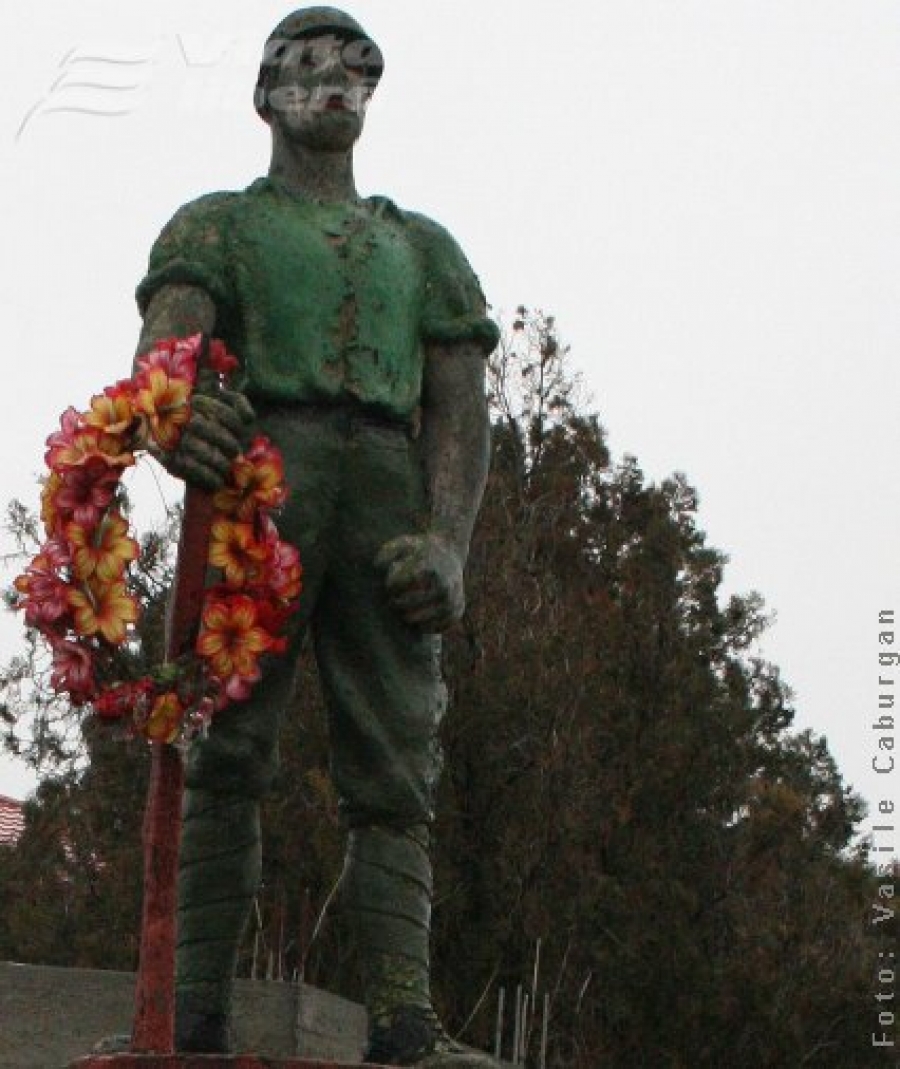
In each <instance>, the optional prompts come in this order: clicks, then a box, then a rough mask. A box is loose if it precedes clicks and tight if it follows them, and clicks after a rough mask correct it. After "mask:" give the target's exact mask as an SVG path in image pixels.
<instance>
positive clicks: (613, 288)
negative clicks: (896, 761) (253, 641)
mask: <svg viewBox="0 0 900 1069" xmlns="http://www.w3.org/2000/svg"><path fill="white" fill-rule="evenodd" d="M288 10H290V8H289V6H287V5H285V4H282V3H273V2H271V0H257V2H255V3H253V4H248V3H247V2H246V0H241V2H236V0H194V2H193V3H192V4H191V5H190V6H189V7H188V6H187V5H184V4H183V3H180V2H174V0H155V2H154V3H153V4H146V3H141V4H137V3H134V2H123V0H118V2H116V3H113V2H111V0H80V2H79V4H77V5H64V4H61V3H52V4H51V3H47V2H45V0H44V2H42V0H35V2H34V3H32V4H30V5H27V6H24V5H23V6H15V7H13V5H6V6H5V7H4V10H3V15H2V16H0V19H2V22H3V26H2V29H3V33H2V34H0V55H2V61H3V70H4V87H5V92H4V96H3V99H2V101H0V159H2V165H3V174H4V176H5V183H6V185H5V199H6V203H5V206H4V211H3V213H2V221H0V227H2V248H3V258H2V267H0V271H2V289H0V317H2V319H0V322H2V338H3V342H4V344H5V349H6V353H5V360H4V367H5V368H6V373H7V376H8V378H7V386H6V389H4V390H3V391H0V435H2V437H3V456H4V465H3V477H4V481H3V484H2V500H3V501H4V502H5V501H6V500H8V499H9V498H11V497H12V496H14V495H15V496H19V497H21V498H22V499H24V500H26V501H28V502H30V503H34V502H35V500H36V496H37V491H36V487H35V483H34V478H35V476H36V474H37V473H38V472H39V470H40V467H41V457H42V452H43V450H42V443H43V440H44V438H45V437H46V435H47V434H48V433H49V432H50V431H51V430H52V429H53V427H54V426H55V424H56V421H57V419H58V416H59V413H60V412H61V411H62V410H63V409H64V408H65V407H66V406H67V405H69V404H74V405H76V406H78V407H83V406H84V405H85V403H86V401H87V400H88V398H89V397H90V395H91V394H92V393H94V392H96V391H98V390H99V389H101V388H102V387H103V386H104V385H106V384H108V383H110V382H112V381H114V380H115V379H116V378H118V377H121V376H122V375H123V374H125V373H126V371H127V369H128V367H129V364H130V357H131V352H132V350H133V346H134V341H135V338H136V336H137V332H138V326H139V322H138V317H137V313H136V310H135V306H134V302H133V296H132V294H133V289H134V285H135V284H136V282H137V281H138V280H139V278H140V277H141V275H142V272H143V269H144V266H145V262H146V255H147V251H148V249H149V247H150V245H151V243H152V241H153V239H154V237H155V236H156V234H157V233H158V231H159V229H160V227H161V226H162V225H163V224H164V223H165V222H166V220H167V219H168V218H169V216H170V215H171V214H172V213H173V211H174V210H175V209H176V208H177V207H178V206H179V205H180V204H182V203H183V202H185V201H187V200H189V199H191V198H193V197H195V196H197V195H199V194H200V193H203V192H207V191H210V190H215V189H228V188H241V187H243V186H244V185H246V184H248V183H249V182H250V181H251V180H252V179H253V178H255V177H256V176H257V175H259V174H261V173H263V172H264V171H265V169H266V166H267V163H268V134H267V128H266V127H265V126H264V125H263V124H262V123H261V122H260V121H259V119H258V118H257V117H256V115H255V113H254V111H253V109H252V105H251V95H252V86H253V83H254V80H255V74H256V66H257V62H258V56H259V53H260V50H261V46H262V42H263V41H264V39H265V37H266V36H267V35H268V33H269V31H270V30H271V29H272V27H273V26H274V25H275V24H276V22H277V21H279V19H280V18H281V17H282V16H283V15H284V14H286V13H287V11H288ZM348 10H350V11H351V12H352V13H353V14H355V15H356V16H357V18H359V19H360V21H362V22H363V24H364V25H365V26H366V28H367V29H368V30H369V32H370V33H371V34H372V35H373V36H374V37H375V39H376V40H377V41H378V42H379V44H380V45H381V48H382V50H383V52H384V55H385V59H386V74H385V77H384V80H383V82H382V84H381V86H380V87H379V89H378V92H377V94H376V96H375V100H374V102H373V104H372V106H371V109H370V112H369V117H368V120H367V128H366V131H365V133H364V136H363V140H362V142H361V144H360V147H359V150H358V153H357V178H358V185H359V187H360V190H361V192H363V193H365V194H369V193H375V192H382V193H387V194H389V195H390V196H391V197H392V198H393V199H394V200H396V201H397V202H398V203H399V204H400V205H401V206H406V207H410V208H415V209H417V210H419V211H423V212H425V213H426V214H428V215H431V216H433V217H434V218H436V219H438V220H439V221H441V222H442V223H444V224H445V225H446V226H447V227H449V229H450V230H451V231H452V232H453V233H454V234H455V235H456V236H457V237H458V239H459V240H460V242H461V244H462V245H463V247H464V248H465V250H466V251H467V253H468V255H469V258H470V260H471V261H472V263H473V265H474V266H475V268H476V270H477V271H478V273H479V275H480V276H481V280H482V283H483V286H484V289H485V291H486V293H487V295H488V299H489V300H490V301H491V303H492V305H493V306H494V310H495V311H496V312H497V313H499V314H502V313H508V312H509V311H511V310H512V309H513V308H514V307H515V306H516V305H518V304H520V303H524V304H526V305H529V306H532V307H541V308H544V309H545V310H546V311H548V312H552V313H553V314H555V316H556V318H557V321H558V324H559V327H560V331H561V333H562V335H563V338H564V340H565V341H567V342H568V343H570V344H571V347H572V352H573V356H574V360H575V362H576V364H577V366H578V367H579V368H580V369H581V370H582V371H583V372H584V375H585V378H586V381H587V383H588V385H589V387H590V389H591V391H592V394H593V403H594V405H595V407H596V408H597V409H598V411H599V412H600V414H601V418H602V420H603V422H604V424H605V426H606V427H607V429H608V431H609V436H610V443H611V446H612V448H613V451H614V453H615V454H616V455H617V456H621V455H622V454H623V453H631V454H634V455H636V456H637V458H638V460H639V461H640V463H641V464H642V466H643V468H644V470H645V472H646V473H647V475H648V477H649V478H651V479H653V480H657V481H658V480H660V479H662V478H664V477H665V476H667V475H668V474H670V473H671V472H673V471H676V470H677V471H683V472H685V473H686V474H687V476H688V478H689V480H690V481H691V482H692V484H693V485H694V486H696V487H697V489H698V490H699V493H700V503H701V504H700V514H699V524H700V526H701V527H702V528H703V529H705V530H706V531H707V532H708V538H709V541H710V543H711V544H712V545H714V546H716V547H717V548H719V549H721V550H723V551H724V552H726V553H727V554H728V555H729V557H730V564H729V566H728V568H727V570H726V590H727V592H732V591H736V592H746V591H748V590H751V589H755V590H758V591H759V592H760V593H762V595H763V596H764V597H765V599H766V602H767V604H768V606H769V608H770V609H771V610H773V611H774V612H775V613H777V622H776V623H775V624H774V625H773V627H772V628H771V630H770V632H769V634H768V636H767V638H766V640H765V642H764V645H763V653H764V654H765V655H766V656H767V657H768V658H769V659H771V660H773V661H775V662H776V663H777V664H779V665H780V667H781V669H782V672H783V674H784V676H785V678H786V680H787V681H788V682H789V683H790V685H791V686H792V687H793V689H794V691H795V692H796V708H797V720H796V726H797V727H799V728H803V727H812V728H813V729H814V730H815V731H816V732H817V733H820V734H824V735H826V736H827V738H828V741H829V745H830V747H831V750H832V752H833V753H834V755H835V756H836V758H837V760H838V763H839V765H840V767H841V770H842V772H843V773H844V776H845V778H846V780H847V781H848V782H849V783H850V784H852V785H853V786H854V787H855V788H856V789H857V790H859V791H860V792H861V793H862V794H863V795H864V796H865V797H866V798H867V799H868V800H869V801H870V803H872V802H875V803H877V802H878V801H880V800H882V799H885V798H895V797H896V796H897V794H898V791H897V784H898V779H900V772H898V773H897V774H895V775H893V776H889V775H881V776H878V775H875V774H874V772H873V771H872V769H871V760H872V757H873V754H874V752H875V742H876V734H875V733H874V732H873V731H872V730H871V726H870V725H871V724H872V721H873V719H874V716H873V713H874V709H875V707H876V705H877V699H876V695H877V692H878V663H877V655H878V652H879V650H878V645H877V631H878V627H877V617H878V612H879V610H883V609H892V608H893V609H895V610H897V611H898V613H900V573H898V568H897V565H896V561H897V556H898V554H897V539H898V533H900V504H898V493H897V480H896V477H895V468H896V464H897V458H898V457H900V421H898V418H897V415H896V408H897V399H898V389H897V387H898V370H897V367H898V359H897V358H898V354H900V299H898V298H900V292H898V291H900V198H898V181H900V179H898V176H900V4H898V3H897V2H896V0H617V2H610V0H590V2H588V0H584V2H572V0H570V2H568V3H567V2H564V0H557V2H556V3H554V4H552V5H551V4H549V3H536V2H529V0H515V2H513V0H489V2H484V0H482V2H475V0H452V2H451V0H428V2H427V3H425V2H422V0H359V2H357V3H355V4H353V5H352V7H349V8H348ZM112 112H116V114H111V113H112ZM18 635H19V633H18V630H17V626H16V625H15V624H14V623H11V622H9V621H4V622H3V623H2V627H0V656H2V659H3V660H5V659H6V657H8V656H9V655H11V654H12V653H13V652H14V651H15V649H16V646H17V642H18ZM898 675H900V673H898ZM647 774H648V775H652V774H653V770H652V769H648V770H647ZM29 785H30V781H29V779H28V777H27V775H25V774H24V772H23V770H22V769H20V768H17V767H15V766H13V765H10V764H9V763H8V762H6V763H0V793H3V792H5V793H8V794H13V795H16V796H22V795H23V794H24V793H25V792H26V791H27V790H28V789H29Z"/></svg>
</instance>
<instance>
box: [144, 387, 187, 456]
mask: <svg viewBox="0 0 900 1069" xmlns="http://www.w3.org/2000/svg"><path fill="white" fill-rule="evenodd" d="M139 381H140V383H141V388H140V389H139V390H138V392H137V396H136V397H135V408H136V409H137V411H138V412H140V413H142V414H143V415H144V416H146V417H147V420H148V422H149V424H150V433H151V434H152V435H153V437H154V439H155V440H156V442H157V444H158V445H159V446H160V447H161V448H162V449H174V448H175V446H176V445H177V444H178V438H179V436H180V434H181V428H182V427H183V426H184V425H185V423H187V421H188V419H190V415H191V406H190V405H189V403H188V398H189V397H190V393H191V384H190V382H189V381H188V380H187V379H182V378H170V377H169V376H168V375H167V374H166V373H165V371H164V370H163V369H162V368H161V367H151V368H148V369H147V370H146V371H144V372H143V373H142V374H141V376H140V380H139Z"/></svg>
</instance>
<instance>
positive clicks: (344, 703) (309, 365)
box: [138, 7, 498, 1066]
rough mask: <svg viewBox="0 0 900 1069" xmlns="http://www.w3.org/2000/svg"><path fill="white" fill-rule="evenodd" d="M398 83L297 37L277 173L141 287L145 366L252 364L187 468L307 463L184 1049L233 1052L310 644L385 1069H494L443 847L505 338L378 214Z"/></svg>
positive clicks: (355, 56)
mask: <svg viewBox="0 0 900 1069" xmlns="http://www.w3.org/2000/svg"><path fill="white" fill-rule="evenodd" d="M381 70H382V65H381V57H380V53H379V51H378V49H377V47H376V46H375V44H374V42H372V41H371V39H370V38H369V37H368V36H367V35H366V33H365V32H364V31H363V29H362V27H361V26H360V25H359V24H358V23H357V22H356V21H355V20H354V19H352V18H351V17H350V16H348V15H346V14H345V13H343V12H341V11H338V10H335V9H334V8H328V7H312V8H305V9H302V10H300V11H296V12H294V13H293V14H291V15H289V16H288V17H287V18H285V19H284V20H283V21H282V22H281V23H280V25H279V26H277V27H276V28H275V30H274V31H273V33H272V36H271V37H270V39H269V41H268V42H267V44H266V48H265V52H264V55H263V62H262V67H261V70H260V75H259V81H258V84H257V87H256V94H255V105H256V109H257V111H258V112H259V114H260V116H261V117H262V118H263V119H264V120H265V121H266V122H267V123H268V124H269V126H270V128H271V132H272V159H271V166H270V168H269V173H268V175H267V176H266V177H265V178H260V179H258V180H257V181H255V182H254V183H253V184H252V185H250V186H249V188H247V189H246V190H244V191H242V192H229V193H213V194H210V195H208V196H205V197H201V198H199V199H198V200H196V201H193V202H192V203H190V204H187V205H185V206H184V207H183V208H181V209H180V211H178V212H177V214H176V215H175V216H174V218H173V219H172V220H171V222H170V223H169V224H168V225H167V226H166V227H165V229H164V230H163V232H162V233H161V235H160V237H159V239H158V240H157V242H156V244H155V245H154V247H153V250H152V252H151V255H150V263H149V269H148V273H147V275H146V277H145V278H144V280H143V281H142V282H141V284H140V286H139V287H138V302H139V305H140V308H141V311H142V313H143V316H144V328H143V332H142V335H141V341H140V345H139V352H143V351H145V350H146V349H148V348H150V347H152V345H153V343H154V341H156V340H157V339H159V338H162V337H168V336H172V335H188V334H194V333H196V332H198V331H203V332H207V333H209V334H212V335H215V336H217V337H220V338H222V339H223V340H224V341H225V342H226V343H227V345H228V347H229V349H230V350H231V351H232V352H234V353H235V354H236V355H237V356H238V357H239V358H240V361H241V368H240V372H239V375H238V380H239V381H237V382H236V384H235V386H236V389H235V392H234V393H232V394H225V395H221V396H218V397H213V396H210V397H204V398H202V399H200V400H198V401H197V402H196V404H195V406H194V411H193V414H192V418H191V422H190V423H189V425H188V427H187V429H186V431H185V433H184V435H183V436H182V439H181V442H180V444H179V447H178V449H177V450H176V452H175V453H174V454H173V455H172V456H171V457H170V458H169V459H167V464H168V466H169V467H170V470H172V471H173V472H174V473H176V474H178V475H180V476H182V477H183V478H185V479H187V480H188V481H189V482H192V483H194V484H197V485H200V486H204V487H206V488H215V487H216V486H218V485H220V483H221V481H222V477H223V473H224V472H225V471H226V470H227V468H228V465H229V463H230V460H231V458H232V457H233V456H234V455H235V453H236V452H238V451H239V450H240V448H241V444H242V438H243V424H244V423H246V422H247V421H248V420H250V419H255V421H256V424H257V425H258V427H259V430H260V431H261V432H262V433H265V434H267V435H268V436H269V437H270V438H272V440H273V441H274V442H275V443H276V444H277V445H278V446H279V447H280V448H281V450H282V453H283V454H284V458H285V466H286V474H287V480H288V484H289V486H290V489H291V495H290V499H289V502H288V504H287V506H286V508H285V511H284V513H283V515H282V517H281V519H280V523H279V526H280V529H281V532H282V536H283V537H284V538H286V539H288V540H290V541H291V542H293V543H294V544H295V545H297V546H298V547H299V548H300V552H301V555H302V560H303V565H304V592H303V597H302V606H301V610H300V612H299V613H298V614H297V618H296V619H295V623H294V627H293V630H292V632H291V636H290V646H289V649H288V652H287V653H286V654H284V655H282V656H280V657H277V658H273V660H272V661H271V663H270V664H269V665H268V666H267V668H266V671H265V672H264V675H263V679H262V680H261V682H260V683H259V684H258V685H257V687H256V689H255V691H254V694H253V696H252V698H251V699H250V700H249V701H248V702H245V703H238V704H235V705H233V706H230V707H229V708H228V709H226V710H225V711H224V712H222V713H221V714H220V715H219V716H218V717H217V718H216V719H215V721H214V722H213V725H212V729H211V731H210V733H209V736H208V738H206V739H204V740H199V741H197V742H195V743H194V745H193V747H192V749H191V751H190V753H189V756H188V763H187V792H186V797H185V805H184V831H183V846H182V857H181V869H180V881H179V945H178V955H177V974H178V975H177V1006H176V1046H177V1047H178V1049H179V1050H183V1051H203V1052H222V1051H226V1050H227V1049H228V1042H229V1041H228V1031H229V1029H228V1017H229V1011H230V1001H231V988H232V983H233V975H234V969H235V962H236V956H237V951H238V944H239V941H240V939H241V936H242V933H243V930H244V928H245V925H246V921H247V918H248V914H249V910H250V907H251V904H252V901H253V896H254V894H255V893H256V890H257V884H258V881H259V868H260V845H259V843H260V836H259V800H260V798H261V797H262V795H263V794H264V793H265V791H266V789H267V788H268V787H269V785H270V783H271V781H272V779H273V776H274V774H275V771H276V765H277V761H278V725H279V719H280V717H281V716H282V713H283V711H284V710H285V707H286V706H287V704H288V702H289V699H290V697H291V690H292V682H293V678H294V671H295V665H296V659H297V655H298V651H299V648H300V644H301V642H302V640H303V636H304V633H305V632H306V630H307V628H308V629H309V630H310V631H311V634H312V638H313V641H314V643H315V652H316V657H317V662H318V666H319V673H320V676H321V681H322V685H323V688H324V692H325V695H326V699H327V706H328V711H329V720H330V724H329V727H330V736H331V743H332V757H331V760H332V774H333V778H334V782H335V785H336V788H337V791H338V793H339V796H340V801H341V808H342V812H343V815H344V817H345V819H346V822H347V827H348V848H347V856H346V863H345V868H344V874H343V884H342V899H343V905H344V908H345V910H346V911H347V914H348V916H349V918H350V920H351V923H352V927H353V930H354V932H355V935H356V939H357V941H358V944H359V948H360V951H361V957H362V960H363V964H364V971H365V992H366V995H365V997H366V1003H367V1009H368V1011H369V1019H370V1036H369V1046H368V1050H367V1052H366V1058H367V1060H369V1061H374V1062H383V1063H386V1064H391V1065H415V1064H420V1063H422V1064H425V1065H435V1066H438V1065H454V1066H456V1065H472V1066H490V1065H495V1064H496V1063H494V1062H493V1061H492V1060H491V1059H489V1058H487V1056H483V1055H476V1054H474V1053H470V1054H464V1053H461V1048H459V1047H458V1046H457V1045H456V1044H454V1043H452V1042H451V1041H450V1040H449V1039H447V1037H446V1035H445V1033H444V1032H443V1029H442V1028H441V1026H440V1023H439V1021H438V1018H437V1016H436V1015H435V1013H434V1010H433V1008H432V1003H431V995H430V990H429V949H428V943H429V922H430V911H431V864H430V861H429V842H428V840H429V827H430V824H431V821H432V818H433V806H434V791H435V785H436V783H437V780H438V776H439V772H440V764H441V757H440V747H439V744H438V741H437V728H438V724H439V722H440V719H441V717H442V715H443V712H444V709H445V704H446V691H445V688H444V685H443V683H442V681H441V674H440V642H441V640H440V633H441V632H442V631H443V630H445V629H446V628H447V627H448V626H450V625H451V624H452V623H453V622H454V621H456V620H458V619H459V617H460V615H461V613H462V611H463V607H464V596H463V567H464V565H465V561H466V555H467V552H468V547H469V540H470V536H471V533H472V527H473V524H474V521H475V517H476V513H477V510H478V507H479V504H480V500H481V496H482V493H483V489H484V484H485V478H486V472H487V464H488V436H489V425H488V416H487V407H486V400H485V388H484V375H485V372H484V364H485V356H486V355H487V354H488V353H489V352H490V351H491V350H492V349H493V348H494V346H495V345H496V343H497V337H498V333H497V328H496V326H495V325H494V323H493V322H492V321H491V320H490V319H488V318H487V316H486V312H485V302H484V297H483V295H482V293H481V290H480V288H479V285H478V281H477V279H476V277H475V275H474V274H473V272H472V270H471V268H470V267H469V265H468V263H467V261H466V259H465V257H464V256H463V254H462V252H461V250H460V249H459V247H458V245H457V244H456V242H455V241H454V240H453V239H452V238H451V236H450V235H449V234H448V233H447V232H446V231H445V230H444V229H442V228H441V227H440V226H438V225H437V224H436V223H434V222H432V221H431V220H429V219H427V218H425V217H424V216H421V215H418V214H415V213H412V212H407V211H404V210H401V209H399V208H398V207H397V206H396V205H395V204H393V203H392V202H391V201H390V200H388V199H387V198H386V197H368V198H361V197H360V196H359V195H358V193H357V191H356V187H355V184H354V178H353V148H354V145H355V143H356V141H357V139H358V138H359V136H360V134H361V132H362V128H363V120H364V116H365V110H366V105H367V103H368V101H369V98H370V96H371V94H372V92H373V90H374V87H375V85H376V83H377V81H378V79H379V77H380V75H381ZM248 402H249V403H248ZM251 406H252V407H251Z"/></svg>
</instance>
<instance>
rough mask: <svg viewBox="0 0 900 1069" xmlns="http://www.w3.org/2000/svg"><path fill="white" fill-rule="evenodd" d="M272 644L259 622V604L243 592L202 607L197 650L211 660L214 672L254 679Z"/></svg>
mask: <svg viewBox="0 0 900 1069" xmlns="http://www.w3.org/2000/svg"><path fill="white" fill-rule="evenodd" d="M271 645H272V639H271V637H270V636H269V634H268V633H267V632H266V631H265V630H264V629H263V628H262V627H259V626H258V624H257V615H256V605H255V604H254V603H253V599H252V598H249V597H247V596H246V595H244V594H236V595H234V596H232V597H228V598H223V599H219V600H215V601H213V602H212V603H211V604H210V605H207V606H206V608H205V609H204V610H203V616H202V623H201V630H200V636H199V637H198V639H197V652H198V653H199V654H200V656H201V657H205V658H206V660H207V661H209V666H210V668H211V670H212V673H213V675H215V676H218V678H219V679H228V678H229V677H230V676H233V675H237V676H241V677H242V678H244V679H255V678H256V677H257V674H258V670H257V660H258V658H259V655H260V654H261V653H264V652H265V651H266V650H268V649H269V648H270V647H271Z"/></svg>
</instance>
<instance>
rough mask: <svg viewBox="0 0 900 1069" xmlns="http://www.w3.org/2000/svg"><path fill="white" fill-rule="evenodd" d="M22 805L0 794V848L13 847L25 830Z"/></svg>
mask: <svg viewBox="0 0 900 1069" xmlns="http://www.w3.org/2000/svg"><path fill="white" fill-rule="evenodd" d="M22 806H23V803H22V802H19V801H17V800H16V799H15V798H7V797H6V795H5V794H0V846H15V845H16V843H17V842H18V841H19V836H20V835H21V834H22V831H23V829H24V828H25V814H24V812H23V811H22Z"/></svg>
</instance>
